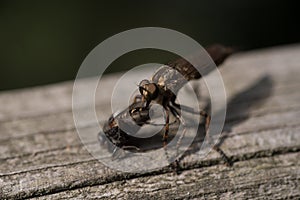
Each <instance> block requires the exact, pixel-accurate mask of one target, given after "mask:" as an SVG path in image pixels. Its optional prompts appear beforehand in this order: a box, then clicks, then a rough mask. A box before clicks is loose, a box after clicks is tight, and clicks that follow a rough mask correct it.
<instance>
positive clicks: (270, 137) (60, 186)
mask: <svg viewBox="0 0 300 200" xmlns="http://www.w3.org/2000/svg"><path fill="white" fill-rule="evenodd" d="M299 131H300V129H299V127H295V128H287V127H286V128H283V129H276V130H266V131H262V132H257V133H251V134H242V135H235V136H232V137H230V138H228V139H227V140H225V141H224V143H223V146H222V147H223V149H224V150H225V151H226V153H227V154H228V155H229V156H231V157H232V159H233V160H245V159H249V158H255V157H261V156H271V155H272V154H278V153H279V154H280V153H284V152H289V151H300V146H299V144H300V142H299V141H300V135H299ZM80 148H81V147H80ZM66 151H67V150H66ZM76 151H77V149H76V148H75V149H73V150H72V149H71V152H68V153H65V154H73V156H69V158H71V159H70V160H67V161H66V160H60V159H66V158H67V156H65V155H64V153H61V154H57V152H51V153H52V155H51V154H48V155H47V154H41V155H39V154H37V155H32V156H29V157H24V158H23V159H21V160H17V159H16V160H10V162H9V163H7V164H6V169H4V170H7V169H9V167H11V166H16V167H15V168H14V170H13V171H11V172H9V173H7V174H5V173H4V174H2V175H0V180H1V183H2V184H1V185H2V188H1V189H2V191H3V193H2V194H3V197H17V196H18V195H20V196H23V197H25V196H26V195H29V196H31V195H33V196H34V195H36V194H39V193H41V194H42V193H51V192H53V191H59V190H67V189H68V188H72V187H75V188H76V187H81V186H87V185H89V184H90V183H92V184H104V183H106V182H111V181H112V180H115V179H125V178H126V177H127V176H130V175H128V174H126V173H116V172H115V171H113V170H111V169H108V168H107V167H104V166H103V165H102V164H101V163H100V162H99V161H97V160H94V159H93V158H91V157H90V156H88V155H87V154H86V152H84V151H83V154H85V156H86V157H85V156H84V155H80V154H81V152H80V151H78V152H77V153H75V154H74V152H76ZM47 153H50V152H47ZM77 155H79V157H80V160H79V161H78V160H77V161H76V160H73V159H74V158H76V156H77ZM45 156H46V157H45ZM56 156H62V158H55V157H56ZM25 158H26V159H28V160H25ZM53 160H54V162H53ZM26 161H27V162H29V163H26ZM219 161H220V157H219V155H218V154H216V153H215V152H211V154H210V155H208V156H207V157H206V158H205V159H204V160H199V157H198V156H197V155H196V154H191V155H189V156H187V157H185V158H184V160H183V161H182V163H181V165H182V166H185V167H188V168H190V167H193V166H199V164H200V165H201V163H202V164H203V163H205V165H212V164H216V163H218V162H219ZM14 162H17V163H14ZM19 162H23V163H19ZM35 162H36V163H37V164H39V168H35V167H33V163H35ZM47 163H48V164H47ZM50 163H51V164H50ZM20 164H21V165H20ZM9 165H10V166H9ZM43 165H44V166H43ZM20 166H22V167H20ZM26 168H27V169H26ZM23 169H25V170H23ZM18 170H20V171H18ZM131 176H136V174H131ZM22 185H26V188H23V191H24V192H25V193H23V192H20V187H23V186H22ZM37 185H38V186H39V187H36V186H37Z"/></svg>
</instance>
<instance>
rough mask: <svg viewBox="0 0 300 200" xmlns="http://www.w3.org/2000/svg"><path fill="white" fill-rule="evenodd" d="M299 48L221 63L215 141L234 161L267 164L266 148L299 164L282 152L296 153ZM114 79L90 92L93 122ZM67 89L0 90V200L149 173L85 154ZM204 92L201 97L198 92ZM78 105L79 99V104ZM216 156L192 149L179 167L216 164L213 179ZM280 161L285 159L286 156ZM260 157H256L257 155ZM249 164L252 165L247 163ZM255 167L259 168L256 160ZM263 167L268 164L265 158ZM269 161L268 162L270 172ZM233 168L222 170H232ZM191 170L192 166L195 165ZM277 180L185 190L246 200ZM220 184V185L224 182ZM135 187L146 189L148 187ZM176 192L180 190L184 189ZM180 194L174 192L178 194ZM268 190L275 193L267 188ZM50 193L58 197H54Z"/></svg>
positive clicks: (299, 113)
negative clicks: (221, 109) (223, 99)
mask: <svg viewBox="0 0 300 200" xmlns="http://www.w3.org/2000/svg"><path fill="white" fill-rule="evenodd" d="M299 53H300V46H289V47H284V48H281V49H271V50H270V49H269V50H262V51H255V52H248V53H241V54H238V55H236V56H233V57H232V58H231V59H229V60H228V62H226V63H225V66H224V67H223V68H221V72H222V75H223V77H224V82H225V87H226V90H227V94H228V102H229V109H228V116H227V122H226V125H225V128H224V132H225V133H227V135H226V137H227V138H226V140H224V142H223V143H222V148H223V150H224V151H225V152H226V153H227V154H228V155H229V156H231V158H232V159H233V160H234V161H235V165H234V167H236V165H239V163H244V162H240V161H242V160H249V162H252V161H254V160H257V159H255V158H259V157H267V158H265V159H269V160H271V161H269V160H268V161H266V162H267V163H269V164H270V163H272V162H273V161H272V159H273V157H272V155H273V154H275V155H279V154H280V156H279V157H280V159H281V161H282V162H283V165H285V164H286V162H288V163H292V164H291V165H294V164H295V165H296V164H298V161H294V160H293V159H294V158H293V159H290V155H296V154H297V158H299V155H298V153H296V154H287V153H288V152H298V151H300V146H299V144H300V137H299V131H300V129H299V127H300V126H299V125H300V124H299V117H300V110H299V108H300V104H299V99H300V95H299V94H298V92H297V91H298V90H299V88H300V84H299V81H298V79H299V77H298V75H299V71H300V69H299V67H298V65H299V63H300V57H299V56H298V55H299ZM118 77H120V75H117V76H115V75H112V76H107V77H106V78H104V80H103V84H104V85H105V84H106V85H105V86H106V87H105V91H101V92H102V93H101V94H99V93H97V94H96V99H97V110H98V111H99V112H102V113H105V116H104V115H103V116H104V117H103V118H100V120H105V119H107V116H108V115H109V114H110V112H111V111H110V108H109V106H107V105H109V103H110V95H108V94H109V91H110V90H111V88H112V87H113V85H114V83H115V82H116V80H117V79H118ZM89 83H90V81H89V79H86V80H82V84H85V86H86V87H88V84H89ZM202 89H203V88H202ZM295 91H296V92H295ZM71 92H72V83H70V82H67V83H62V84H58V85H54V86H43V87H37V88H32V89H30V90H17V91H12V92H5V93H2V94H0V104H1V105H5V106H2V107H0V163H1V164H0V198H5V197H7V198H8V197H12V198H13V197H14V198H17V197H19V198H25V197H33V196H40V195H44V194H51V193H56V192H59V191H66V190H69V189H74V194H73V193H72V192H70V193H68V192H64V193H61V194H62V195H63V197H64V196H66V197H67V196H68V195H71V196H72V195H73V196H74V197H76V195H77V196H80V194H79V193H80V192H79V191H81V190H82V191H84V192H89V191H90V190H91V191H92V192H91V196H92V195H93V194H95V195H98V193H97V190H98V189H99V188H100V191H101V188H102V192H100V195H104V196H105V195H107V194H104V192H103V190H106V189H108V188H111V187H113V186H115V187H118V188H120V190H126V189H125V188H124V187H122V184H121V183H120V182H115V183H111V182H114V181H118V180H125V179H127V178H134V179H133V180H137V182H138V181H139V180H143V178H138V177H142V176H147V175H149V174H127V173H121V172H118V173H117V172H115V171H113V170H111V169H108V168H107V167H105V166H103V165H102V164H101V163H100V162H98V161H97V160H94V158H92V157H91V156H90V155H89V153H88V152H87V151H86V150H85V148H84V146H83V145H82V144H81V142H80V140H79V138H78V136H77V134H76V130H75V127H74V122H73V118H72V112H71ZM203 95H204V98H203V99H204V101H205V95H206V94H205V90H204V92H203ZM16 99H17V100H18V101H16ZM19 99H22V101H19ZM84 106H85V105H84V102H83V104H82V109H83V110H84ZM106 114H107V116H106ZM82 126H83V127H85V129H86V130H87V131H88V129H89V128H91V127H90V125H89V120H88V119H87V120H86V122H85V123H83V124H82ZM95 134H96V133H95ZM88 145H92V146H93V145H98V144H97V140H96V135H95V141H91V143H90V144H88ZM285 156H286V159H285ZM276 159H277V158H276ZM220 160H221V159H220V156H219V155H218V154H216V153H215V152H211V153H210V154H209V155H208V156H207V157H206V158H205V159H204V160H199V157H198V156H197V155H196V154H190V155H187V156H186V157H184V159H183V160H182V161H181V165H182V166H184V169H185V170H187V169H193V168H198V167H199V166H203V165H204V166H211V167H212V168H215V169H217V172H216V174H217V175H216V176H217V177H220V176H221V177H224V176H226V175H225V173H224V172H225V171H226V170H227V168H224V169H226V170H225V171H222V170H221V169H223V166H220V165H218V166H214V165H216V164H218V162H220ZM285 160H287V161H286V162H285ZM245 162H248V161H245ZM259 162H263V161H261V160H259ZM276 163H277V164H276V166H277V168H278V170H279V171H278V173H279V174H280V173H281V172H282V173H283V174H284V173H285V171H281V168H280V165H278V163H279V161H278V162H277V161H276ZM252 164H253V166H255V165H254V164H255V163H254V162H253V163H252ZM257 166H260V165H259V163H258V165H257ZM267 166H269V165H268V164H267ZM276 166H275V167H274V170H275V171H276V169H275V168H276ZM234 167H233V168H229V169H228V170H235V168H234ZM208 168H209V167H208ZM243 168H244V169H245V170H246V171H247V168H246V167H245V166H243V167H241V168H240V169H239V170H241V171H240V172H242V171H243ZM258 168H259V167H258ZM269 168H270V167H269ZM269 168H268V169H269ZM197 170H198V169H195V171H197ZM266 170H267V169H266ZM272 170H273V169H272ZM290 170H291V169H290ZM168 171H170V169H169V168H166V169H162V170H158V171H156V172H155V173H158V174H162V175H159V176H151V177H152V178H153V183H155V181H154V180H158V178H159V177H164V176H165V177H168V175H169V174H164V173H165V172H168ZM193 171H194V170H190V171H189V172H185V171H184V173H186V174H189V173H190V172H191V177H192V176H195V177H197V175H194V174H193V173H194V172H193ZM275 171H274V173H275ZM235 172H236V171H235ZM238 172H239V171H238ZM238 172H237V173H238ZM232 173H233V172H232ZM265 173H267V171H265ZM150 174H151V175H154V174H152V173H150ZM298 174H299V172H298ZM188 176H189V175H188ZM211 176H213V172H211ZM247 177H252V174H251V173H250V174H249V175H248V176H247ZM253 177H254V176H253ZM147 178H148V177H147ZM156 178H157V179H156ZM202 178H204V177H202ZM280 178H281V176H279V178H278V177H274V182H272V181H273V180H270V181H271V184H268V183H267V182H262V181H261V180H258V181H256V180H255V178H253V182H251V184H253V185H255V186H253V187H252V185H251V184H248V185H247V184H246V183H244V182H241V180H240V179H241V177H239V179H234V183H235V182H236V183H237V185H238V187H240V188H237V187H233V185H232V184H231V185H228V188H226V187H225V189H224V188H223V189H220V190H216V188H215V187H212V188H211V190H209V189H208V190H206V189H205V191H204V190H203V191H202V192H200V193H197V192H195V190H196V188H198V190H199V188H200V189H201V188H202V186H203V184H204V182H202V185H201V183H199V184H197V185H196V184H195V185H191V184H189V185H190V186H191V191H192V192H191V193H190V195H191V196H192V197H193V195H194V196H195V197H209V198H213V197H215V198H218V197H224V198H225V197H226V195H229V196H230V195H232V196H230V197H233V198H234V197H238V195H242V196H243V197H249V198H251V197H253V196H251V195H257V196H258V197H263V196H260V195H263V194H265V193H264V192H262V193H257V192H256V190H257V188H258V186H257V185H258V184H261V188H262V190H265V189H267V188H268V187H271V186H272V187H276V185H274V184H277V183H280V182H279V180H280ZM230 180H231V179H230ZM285 180H286V182H284V183H283V184H282V186H279V185H278V188H279V189H280V190H282V191H283V192H282V193H283V194H286V192H287V189H288V187H289V186H290V184H294V183H295V182H296V183H297V182H299V176H297V177H296V178H295V176H294V177H292V176H291V177H289V176H287V178H286V179H285ZM209 181H210V183H211V184H213V185H218V183H215V182H213V180H208V182H209ZM227 181H228V180H227ZM260 181H261V182H260ZM119 183H120V184H119ZM157 183H159V182H157ZM222 183H223V184H225V182H224V181H223V182H222ZM103 184H106V185H103ZM243 184H245V185H243ZM93 185H101V186H99V188H98V186H95V187H88V186H93ZM139 185H140V184H139ZM150 185H151V184H150ZM199 185H200V186H201V187H199ZM141 187H147V185H144V186H141ZM154 187H156V188H158V189H154V190H153V191H152V190H149V195H163V194H162V193H160V189H159V188H162V189H161V191H163V192H164V194H166V196H168V197H172V196H171V195H168V194H169V193H171V192H173V191H174V188H173V189H172V188H171V190H168V189H165V190H164V189H163V188H164V187H165V185H164V184H163V183H161V184H158V185H157V186H154ZM78 188H80V189H78ZM178 188H181V189H182V190H181V189H179V191H180V192H181V191H182V192H186V190H185V189H184V188H185V187H184V186H182V185H180V186H179V187H178ZM203 188H207V186H203ZM251 188H252V189H251ZM253 188H254V189H253ZM86 189H88V190H86ZM132 189H133V190H132V191H131V192H130V195H131V194H132V195H135V193H136V192H137V191H138V190H136V189H134V186H133V187H132ZM193 189H194V190H193ZM296 189H298V188H292V191H293V192H294V190H296ZM145 190H147V188H145ZM116 191H117V189H116ZM128 191H130V189H129V190H128ZM206 191H209V192H206ZM178 194H180V195H181V194H182V195H184V193H178ZM219 194H220V195H219ZM294 194H295V196H290V197H296V196H297V195H299V194H298V193H296V192H294ZM111 195H112V196H113V195H120V197H123V196H122V195H124V194H122V193H119V192H118V191H117V194H113V193H111ZM180 195H178V196H177V197H181V196H180ZM248 195H249V196H248ZM271 195H272V197H276V194H275V192H273V191H272V192H271ZM52 197H57V196H56V195H53V196H52ZM150 197H151V196H150ZM182 197H185V196H182ZM280 197H282V196H280Z"/></svg>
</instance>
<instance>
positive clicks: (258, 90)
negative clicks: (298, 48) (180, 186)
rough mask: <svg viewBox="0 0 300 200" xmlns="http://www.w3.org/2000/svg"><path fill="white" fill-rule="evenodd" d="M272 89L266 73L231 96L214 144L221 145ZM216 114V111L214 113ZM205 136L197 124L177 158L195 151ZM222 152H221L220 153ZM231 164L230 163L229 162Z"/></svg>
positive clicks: (203, 129) (270, 80) (208, 108)
mask: <svg viewBox="0 0 300 200" xmlns="http://www.w3.org/2000/svg"><path fill="white" fill-rule="evenodd" d="M272 91H273V81H272V79H271V78H270V76H268V75H266V76H263V77H262V78H260V79H259V80H258V81H257V82H255V83H253V84H252V85H250V86H249V87H248V88H246V89H245V90H244V91H242V92H240V93H238V94H236V95H235V96H233V97H232V98H231V99H230V100H229V102H228V103H227V111H226V120H225V125H224V128H223V132H222V135H221V137H220V138H219V141H218V142H217V144H216V146H217V147H221V145H222V143H223V142H224V140H225V139H226V138H228V137H229V135H228V133H229V132H231V129H232V128H233V127H234V126H236V125H238V124H240V123H242V122H243V121H245V120H247V119H248V118H249V117H250V113H251V110H252V109H253V107H254V106H259V105H262V104H264V102H265V101H266V100H267V99H268V97H269V96H271V94H272ZM205 110H210V105H209V104H207V105H206V107H205ZM216 115H218V113H217V114H216ZM204 138H205V127H204V126H203V124H199V128H198V133H197V136H196V137H195V140H194V141H193V143H192V144H191V145H190V148H189V149H188V150H187V151H185V152H184V154H183V155H182V156H181V157H180V159H179V160H182V159H183V158H184V157H186V156H187V155H190V154H193V153H196V152H198V151H199V150H200V147H201V144H202V142H203V140H204ZM221 154H222V153H221ZM229 159H230V162H234V161H235V160H234V158H229ZM230 164H232V163H230Z"/></svg>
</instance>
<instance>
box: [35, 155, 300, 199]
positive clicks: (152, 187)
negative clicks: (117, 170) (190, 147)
mask: <svg viewBox="0 0 300 200" xmlns="http://www.w3.org/2000/svg"><path fill="white" fill-rule="evenodd" d="M299 165H300V153H299V152H297V153H290V154H287V155H279V156H274V157H267V158H258V159H252V160H247V161H242V162H237V163H235V165H234V166H233V167H231V168H227V167H225V166H222V165H218V166H211V167H204V168H199V169H193V170H187V171H184V172H183V173H182V174H180V175H174V174H172V173H166V174H161V175H155V176H147V177H140V178H134V179H129V180H126V181H117V182H113V183H109V184H104V185H99V186H98V185H97V186H92V187H90V186H88V187H84V188H80V189H75V190H70V191H64V192H60V193H56V194H52V195H46V196H43V197H40V198H37V199H65V198H86V197H89V198H99V199H112V198H117V199H153V198H154V199H186V198H197V199H266V198H268V199H286V198H289V199H298V198H300V184H299V182H300V168H299ZM247 177H251V179H250V178H247Z"/></svg>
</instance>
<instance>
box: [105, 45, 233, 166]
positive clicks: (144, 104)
mask: <svg viewBox="0 0 300 200" xmlns="http://www.w3.org/2000/svg"><path fill="white" fill-rule="evenodd" d="M206 51H207V52H208V54H209V55H210V56H211V58H212V59H213V61H214V62H215V64H216V65H217V66H218V65H220V64H222V63H223V61H224V60H225V59H226V58H227V57H228V56H229V55H230V54H232V53H233V49H232V48H228V47H224V46H222V45H212V46H210V47H208V48H206ZM200 78H201V74H200V73H199V72H198V70H197V69H196V68H194V67H193V65H191V64H190V63H189V62H188V61H186V60H185V59H178V60H176V61H174V62H170V63H168V64H167V65H164V66H162V67H160V68H159V69H158V70H157V71H156V72H155V73H154V74H153V76H152V78H151V80H142V81H141V82H140V84H139V91H140V95H137V96H136V97H135V100H134V101H133V103H132V104H131V105H130V106H129V107H128V108H126V109H125V110H123V111H122V112H120V113H118V114H113V115H112V116H111V117H110V118H109V120H108V121H107V122H106V123H105V124H104V126H103V132H104V134H105V136H106V137H107V138H108V139H109V140H110V142H111V143H112V144H113V145H115V146H116V147H119V148H122V149H129V150H130V149H134V150H138V149H139V148H138V147H136V145H133V144H132V141H133V140H136V138H135V137H134V136H133V135H134V134H130V135H129V134H127V133H126V132H125V131H123V130H122V129H121V128H120V123H123V124H124V123H125V124H126V125H127V126H128V127H129V129H130V128H131V127H135V128H132V130H131V131H132V132H136V131H138V130H137V129H139V127H142V126H143V125H145V124H151V122H150V117H149V111H150V108H151V106H152V104H153V103H157V104H160V105H161V106H162V107H163V109H164V110H165V115H166V116H165V124H164V133H163V147H164V148H165V147H166V144H167V140H168V134H169V126H170V114H172V115H173V116H174V117H175V118H176V119H177V120H178V121H179V122H180V123H184V120H183V119H182V117H181V115H180V113H179V112H178V111H177V109H182V110H185V111H187V112H194V111H193V109H190V108H188V107H186V106H184V105H179V104H177V103H176V95H177V93H178V91H179V90H180V89H181V88H182V87H183V86H184V84H186V83H187V82H188V81H190V80H194V79H200ZM198 114H199V115H201V116H203V117H205V128H206V132H207V130H208V127H209V123H210V116H209V115H208V114H207V113H206V111H204V110H202V111H200V112H199V113H198ZM129 118H131V119H132V120H128V119H129ZM135 125H137V126H135ZM136 127H137V128H136ZM134 129H135V130H134ZM99 139H100V140H101V141H103V137H102V136H101V135H100V134H99ZM116 149H117V148H115V149H114V153H115V152H116ZM215 150H216V151H217V152H219V153H220V154H221V155H222V158H223V159H224V160H225V161H226V162H227V163H230V162H229V159H228V158H227V156H226V155H225V154H224V153H223V151H222V150H221V149H219V148H218V147H215ZM113 155H114V154H113Z"/></svg>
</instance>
